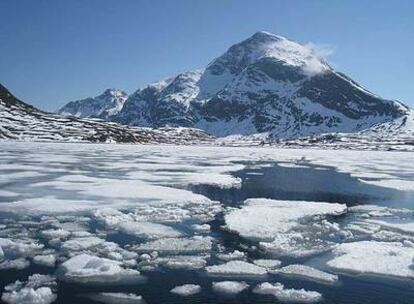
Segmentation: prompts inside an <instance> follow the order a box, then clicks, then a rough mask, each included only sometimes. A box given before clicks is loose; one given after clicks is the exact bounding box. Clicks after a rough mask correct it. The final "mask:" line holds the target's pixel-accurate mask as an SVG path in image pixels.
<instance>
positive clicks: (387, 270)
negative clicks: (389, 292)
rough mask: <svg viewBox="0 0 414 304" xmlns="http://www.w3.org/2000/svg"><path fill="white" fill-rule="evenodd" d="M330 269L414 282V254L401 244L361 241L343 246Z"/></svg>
mask: <svg viewBox="0 0 414 304" xmlns="http://www.w3.org/2000/svg"><path fill="white" fill-rule="evenodd" d="M333 255H334V257H333V258H332V259H331V260H329V261H328V262H327V265H328V266H329V267H330V268H331V269H332V270H335V271H341V272H348V273H353V274H370V275H381V276H391V277H399V278H410V279H412V278H414V262H413V257H414V250H413V248H412V247H410V246H406V245H404V244H403V243H399V242H377V241H361V242H353V243H343V244H340V245H339V246H338V247H336V248H335V249H334V250H333Z"/></svg>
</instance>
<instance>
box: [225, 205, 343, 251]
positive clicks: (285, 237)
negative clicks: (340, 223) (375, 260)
mask: <svg viewBox="0 0 414 304" xmlns="http://www.w3.org/2000/svg"><path fill="white" fill-rule="evenodd" d="M346 210H347V207H346V205H343V204H332V203H317V202H305V201H278V200H270V199H248V200H246V201H245V203H244V205H243V206H242V207H241V208H240V209H233V210H231V211H230V212H229V213H228V214H226V215H225V222H226V227H227V229H229V230H231V231H234V232H237V233H238V234H239V235H241V236H242V237H245V238H248V239H251V240H255V241H259V242H260V243H259V244H260V246H261V247H262V248H264V249H265V250H267V251H270V252H272V253H274V254H276V255H280V256H294V257H300V256H306V255H311V254H315V253H319V252H323V251H326V250H328V249H330V248H331V247H332V244H331V243H329V242H326V241H324V240H321V239H319V238H318V237H317V236H316V235H317V233H316V232H318V233H319V234H320V233H321V232H324V231H325V230H330V229H337V228H336V227H335V226H334V225H333V224H331V223H329V222H328V221H326V220H323V218H324V217H326V216H328V215H329V216H336V215H340V214H343V213H345V212H346Z"/></svg>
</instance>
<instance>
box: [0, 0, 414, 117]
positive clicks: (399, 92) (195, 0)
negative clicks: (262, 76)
mask: <svg viewBox="0 0 414 304" xmlns="http://www.w3.org/2000/svg"><path fill="white" fill-rule="evenodd" d="M0 13H1V17H0V83H2V84H3V85H5V86H6V87H8V88H9V89H10V90H11V91H12V93H14V94H15V95H16V96H17V97H19V98H21V99H22V100H24V101H26V102H28V103H32V104H34V105H36V106H38V107H40V108H41V109H46V110H55V109H57V108H58V107H60V106H62V105H63V104H64V103H66V102H67V101H70V100H74V99H80V98H85V97H89V96H95V95H98V94H100V93H102V92H103V91H104V90H105V89H106V88H111V87H115V88H120V89H123V90H125V91H126V92H128V93H132V92H133V91H135V90H136V89H137V88H139V87H142V86H144V85H146V84H147V83H149V82H152V81H156V80H159V79H162V78H165V77H169V76H172V75H175V74H177V73H179V72H183V71H187V70H191V69H197V68H202V67H204V66H205V65H206V64H208V63H209V62H210V61H211V60H212V59H214V58H215V57H217V56H219V55H221V54H222V53H223V52H224V51H225V50H226V49H227V48H228V47H229V46H231V45H232V44H234V43H236V42H239V41H241V40H243V39H245V38H247V37H249V36H250V35H252V34H253V33H254V32H256V31H259V30H265V31H269V32H273V33H275V34H278V35H282V36H285V37H287V38H290V39H292V40H296V41H299V42H301V43H309V42H310V43H314V44H315V45H317V46H320V47H322V48H323V49H325V50H326V49H327V50H329V51H333V52H332V54H331V55H330V56H329V57H328V61H329V62H330V63H331V64H332V65H333V66H334V67H335V68H336V69H337V70H340V71H342V72H345V73H346V74H348V75H349V76H351V77H352V78H353V79H354V80H356V81H358V82H360V83H361V84H362V85H363V86H365V87H366V88H368V89H369V90H371V91H373V92H375V93H377V94H378V95H380V96H383V97H386V98H391V99H399V100H401V101H404V102H405V103H407V104H410V105H412V106H413V105H414V73H413V71H414V59H413V58H414V17H413V16H414V1H412V0H406V1H404V0H393V1H389V0H364V1H361V0H358V1H353V0H347V1H342V0H326V1H317V0H315V1H312V0H302V1H299V0H297V1H295V0H285V1H277V0H269V1H266V0H249V1H247V0H245V1H244V0H234V1H232V0H203V1H200V0H164V1H161V0H159V1H157V0H66V1H63V0H48V1H46V0H0Z"/></svg>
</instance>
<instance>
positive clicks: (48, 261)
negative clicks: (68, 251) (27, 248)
mask: <svg viewBox="0 0 414 304" xmlns="http://www.w3.org/2000/svg"><path fill="white" fill-rule="evenodd" d="M33 263H35V264H38V265H42V266H47V267H55V263H56V256H55V255H53V254H47V255H36V256H35V257H34V258H33Z"/></svg>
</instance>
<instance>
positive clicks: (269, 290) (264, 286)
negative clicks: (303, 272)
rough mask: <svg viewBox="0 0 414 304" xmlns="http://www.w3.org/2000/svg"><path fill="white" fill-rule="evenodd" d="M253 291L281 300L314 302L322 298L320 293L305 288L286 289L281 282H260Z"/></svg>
mask: <svg viewBox="0 0 414 304" xmlns="http://www.w3.org/2000/svg"><path fill="white" fill-rule="evenodd" d="M253 292H254V293H257V294H266V295H272V296H274V297H276V298H277V299H278V300H279V301H281V302H292V303H315V302H319V301H321V300H322V294H320V293H319V292H317V291H308V290H305V289H288V288H285V286H284V285H283V284H281V283H275V284H271V283H268V282H265V283H261V284H259V285H257V286H256V287H255V288H254V289H253Z"/></svg>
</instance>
